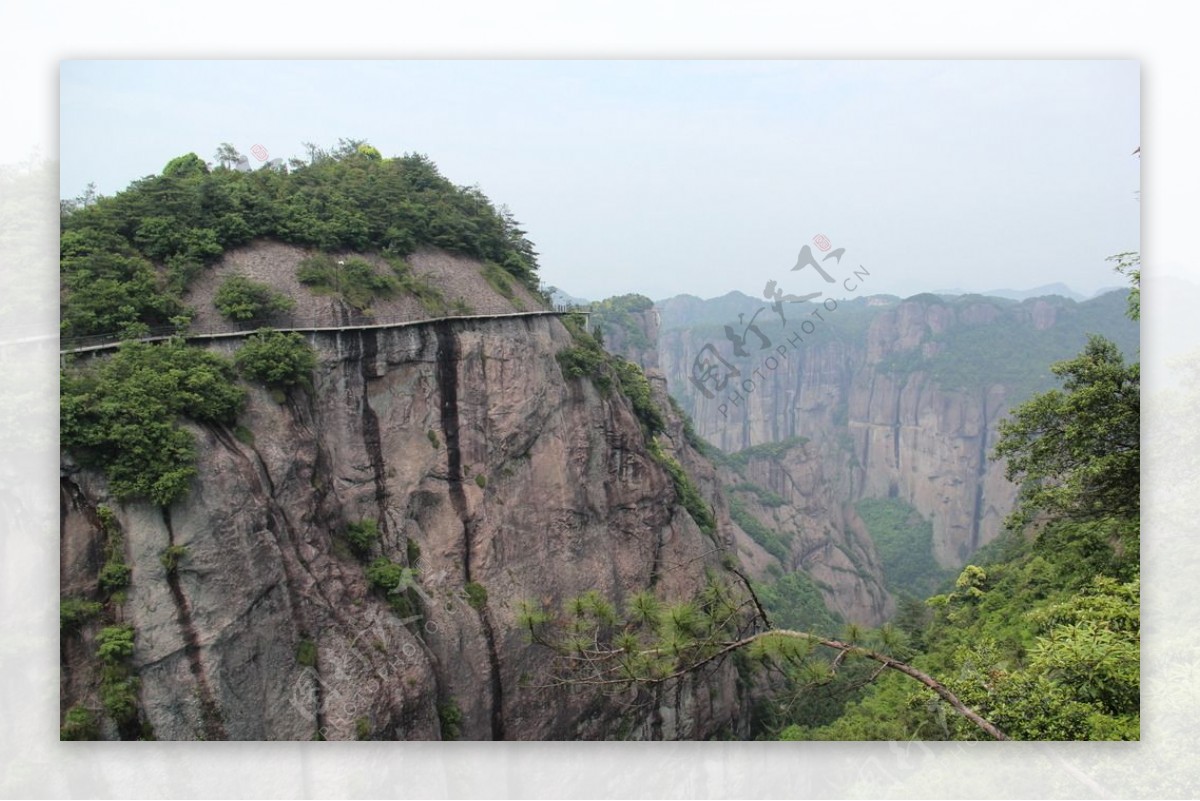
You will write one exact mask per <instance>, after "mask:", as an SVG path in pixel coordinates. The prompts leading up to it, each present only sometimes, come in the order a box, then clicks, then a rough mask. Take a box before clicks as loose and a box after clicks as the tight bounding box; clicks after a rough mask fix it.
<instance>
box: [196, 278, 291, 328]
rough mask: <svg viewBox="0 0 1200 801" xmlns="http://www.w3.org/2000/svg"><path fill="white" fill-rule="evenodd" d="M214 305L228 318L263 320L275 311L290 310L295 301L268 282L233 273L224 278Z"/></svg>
mask: <svg viewBox="0 0 1200 801" xmlns="http://www.w3.org/2000/svg"><path fill="white" fill-rule="evenodd" d="M213 305H214V306H216V307H217V311H219V312H221V314H223V315H224V316H225V317H226V318H227V319H229V320H234V321H238V322H241V321H244V320H262V319H265V318H267V317H270V316H271V315H272V314H275V313H276V312H286V311H291V310H292V309H293V308H295V306H296V302H295V301H294V300H292V299H291V298H289V297H286V296H284V295H281V294H279V293H278V292H275V291H273V290H272V289H271V287H269V286H267V285H266V284H260V283H258V282H257V281H251V280H250V279H249V278H246V277H245V276H242V275H231V276H229V277H228V278H226V279H225V280H224V281H222V282H221V286H220V288H218V289H217V294H216V297H214V298H213Z"/></svg>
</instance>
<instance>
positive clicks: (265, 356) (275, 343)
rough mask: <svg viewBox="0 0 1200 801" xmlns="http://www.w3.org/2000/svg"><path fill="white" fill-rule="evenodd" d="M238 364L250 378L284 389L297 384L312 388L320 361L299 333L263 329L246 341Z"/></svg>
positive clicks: (235, 361) (237, 356) (236, 358)
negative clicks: (313, 376) (315, 370)
mask: <svg viewBox="0 0 1200 801" xmlns="http://www.w3.org/2000/svg"><path fill="white" fill-rule="evenodd" d="M234 363H235V364H236V365H237V369H238V370H239V371H240V372H241V373H242V375H244V376H245V377H246V378H249V379H251V380H254V381H261V382H262V383H264V384H266V385H268V386H271V387H277V388H281V389H282V388H286V387H292V386H296V385H297V384H300V385H303V386H310V385H311V383H312V371H313V369H314V368H315V367H316V365H317V357H316V354H314V353H313V349H312V347H311V346H310V345H309V344H308V343H307V342H305V341H304V337H303V336H301V335H300V334H298V333H296V332H295V331H290V332H286V333H285V332H282V331H275V330H272V329H270V328H262V329H259V330H258V331H256V332H255V333H253V334H251V335H250V336H249V337H247V338H246V342H245V344H243V345H242V347H240V348H238V352H237V355H236V356H234Z"/></svg>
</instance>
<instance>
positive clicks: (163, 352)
mask: <svg viewBox="0 0 1200 801" xmlns="http://www.w3.org/2000/svg"><path fill="white" fill-rule="evenodd" d="M244 401H245V394H244V392H243V391H242V390H241V389H239V388H238V387H237V385H236V382H235V375H234V371H233V366H232V365H231V364H230V363H229V362H228V361H227V360H225V359H223V358H221V357H220V356H218V355H216V354H214V353H210V352H208V351H206V350H203V349H201V348H193V347H189V346H188V345H186V344H184V343H183V342H182V341H172V342H168V343H163V344H147V343H136V342H132V343H126V344H124V345H122V346H121V347H120V349H119V350H118V351H117V353H116V355H114V356H113V357H111V358H109V359H105V360H103V361H102V362H100V363H99V364H98V365H95V366H92V367H91V368H90V369H84V370H76V369H67V370H65V371H64V372H63V374H62V381H61V406H60V417H59V419H60V425H61V439H62V444H63V447H64V448H66V449H68V450H70V451H71V452H72V453H73V454H74V455H75V457H76V458H77V459H78V460H79V461H80V462H81V463H82V464H84V465H88V466H93V467H97V468H99V469H101V470H102V471H103V472H104V474H105V476H106V477H107V478H108V483H109V488H110V489H111V490H112V492H113V494H114V495H116V496H117V498H120V499H122V500H124V499H127V498H135V497H143V498H148V499H149V500H151V501H153V502H154V503H157V504H159V505H161V506H169V505H170V504H171V503H172V502H174V501H175V500H176V499H178V498H179V497H181V496H182V495H183V494H184V493H185V492H186V491H187V486H188V482H189V481H190V480H191V478H192V477H193V476H194V475H195V474H196V467H195V460H196V446H195V442H194V440H193V438H192V435H191V434H190V433H189V432H187V431H185V430H183V429H182V428H180V427H179V425H178V423H179V420H180V419H182V418H188V419H191V420H195V421H196V422H201V423H223V424H230V423H233V422H234V421H235V420H236V419H237V414H238V412H239V411H240V410H241V408H242V404H243V403H244Z"/></svg>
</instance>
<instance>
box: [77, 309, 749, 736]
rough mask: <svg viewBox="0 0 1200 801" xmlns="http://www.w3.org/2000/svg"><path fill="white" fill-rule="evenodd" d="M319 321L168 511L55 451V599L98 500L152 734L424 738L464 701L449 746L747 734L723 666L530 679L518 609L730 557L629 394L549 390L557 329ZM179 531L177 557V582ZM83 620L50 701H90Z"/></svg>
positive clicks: (533, 323) (686, 586)
mask: <svg viewBox="0 0 1200 801" xmlns="http://www.w3.org/2000/svg"><path fill="white" fill-rule="evenodd" d="M310 336H312V339H311V342H312V344H313V345H314V347H315V349H316V351H317V353H318V358H319V366H318V368H317V371H316V375H315V378H314V382H313V387H312V388H311V390H303V389H298V390H294V391H293V392H291V393H290V394H288V395H287V397H286V398H283V399H282V402H279V399H278V396H277V397H276V398H273V397H272V395H271V393H269V392H267V391H266V390H264V389H261V388H253V389H251V391H250V398H249V403H248V406H247V409H246V411H245V413H244V414H243V416H242V417H241V419H240V421H239V422H240V424H241V426H242V428H240V429H238V431H237V433H236V435H235V432H234V431H231V430H228V429H226V428H223V427H193V429H192V430H193V431H194V433H195V435H196V439H197V445H198V451H199V454H200V457H199V464H198V468H199V478H198V479H197V480H195V481H193V483H192V486H191V489H190V492H189V494H188V495H187V497H186V498H185V499H184V500H182V501H180V502H178V503H176V504H175V505H173V506H172V507H171V508H170V509H169V510H166V511H163V510H160V509H158V508H157V507H154V506H151V505H150V504H147V503H141V502H137V503H126V504H119V503H117V502H115V501H112V500H111V499H109V498H108V496H107V492H106V489H105V487H104V482H103V480H102V478H101V477H100V476H98V475H97V474H95V473H93V472H91V471H87V470H79V469H77V468H75V467H73V466H72V465H71V464H70V462H69V461H67V462H64V479H63V505H62V536H63V556H64V561H63V582H64V594H67V593H69V592H70V591H71V588H72V587H75V588H76V589H80V590H86V589H87V588H88V587H89V586H90V587H94V586H95V584H94V582H95V570H96V569H97V567H98V564H99V560H100V557H98V555H97V554H98V548H100V547H101V546H100V545H99V544H98V543H99V542H100V538H101V536H102V535H101V534H100V532H99V530H98V527H97V525H96V522H95V507H96V505H97V504H99V503H104V504H107V505H109V506H110V507H111V508H112V509H113V510H114V511H115V512H116V518H117V521H118V524H119V526H120V530H121V532H122V536H123V539H124V549H125V558H126V561H127V562H128V563H129V564H130V565H131V566H132V569H133V574H132V583H131V586H130V589H129V592H128V598H127V601H126V603H125V604H124V605H123V606H122V607H121V608H120V610H119V614H120V615H121V616H122V617H123V618H124V620H125V621H126V622H128V623H130V624H132V625H133V627H134V629H135V631H136V640H135V653H134V658H133V663H134V667H135V669H136V672H137V675H138V676H139V678H140V681H141V685H140V690H139V704H140V707H141V711H142V715H143V717H144V719H145V720H147V721H149V723H150V724H151V725H152V727H153V731H154V734H155V736H156V737H158V738H159V739H196V738H230V739H310V738H313V737H314V736H318V733H319V734H320V735H321V736H324V737H326V738H328V739H353V738H355V737H360V738H361V737H372V738H386V739H391V738H397V739H438V738H439V737H440V736H441V735H442V724H443V723H444V722H446V720H447V718H448V717H449V715H448V713H447V710H448V709H451V708H453V707H457V708H458V709H459V710H460V711H461V722H460V723H459V724H458V727H459V728H460V729H461V737H463V738H464V739H501V738H504V739H576V738H604V737H615V736H618V735H620V736H629V737H647V738H650V737H661V738H705V737H710V736H714V735H716V734H717V733H719V732H720V731H722V730H725V731H732V732H740V733H742V734H744V733H745V732H746V730H747V728H746V727H747V726H748V715H747V712H746V708H745V702H744V700H743V699H742V698H741V697H740V694H739V690H738V685H737V682H736V675H735V672H734V669H733V666H732V665H729V664H727V665H724V666H722V667H721V668H720V669H718V670H717V671H716V673H714V674H706V676H705V677H704V679H703V683H702V684H701V683H697V682H687V683H684V684H682V685H681V686H680V687H679V688H678V690H673V691H672V692H670V693H660V694H658V695H657V696H654V697H653V698H652V699H651V703H649V704H644V705H641V706H635V707H632V708H630V707H627V706H625V705H622V704H620V703H617V702H614V701H613V700H612V699H610V698H608V697H607V696H605V695H604V694H602V693H599V692H596V691H593V690H589V689H586V688H585V689H582V690H574V691H572V690H569V689H565V688H549V689H545V688H539V687H537V686H536V685H538V684H542V683H545V682H547V681H548V680H549V679H550V675H549V673H548V670H549V664H550V654H549V652H548V651H546V650H544V649H540V648H536V647H531V646H530V645H529V644H528V643H527V642H526V639H525V636H524V633H523V632H522V631H521V630H520V629H519V627H518V625H517V615H518V608H519V605H520V603H521V602H522V601H524V600H527V599H529V600H534V601H538V602H542V603H544V604H547V605H551V606H554V605H560V604H561V603H562V602H563V600H564V599H566V598H569V597H572V596H576V595H579V594H580V593H582V592H584V591H586V590H591V589H594V590H597V591H599V592H600V593H601V594H602V595H604V596H607V597H609V598H611V599H613V600H614V601H615V602H616V603H617V604H619V605H623V603H624V601H625V599H626V598H627V597H628V596H629V595H630V594H631V593H633V592H636V591H639V590H642V589H646V588H653V589H654V590H655V591H656V592H657V593H658V594H659V595H660V596H661V597H664V598H670V599H676V600H678V599H683V598H687V597H691V595H692V594H693V593H694V592H695V591H696V590H697V589H698V588H699V587H700V586H702V584H703V581H704V574H705V570H706V569H717V570H719V569H720V552H719V549H717V548H715V547H714V542H715V540H714V539H713V538H712V537H709V536H708V535H705V534H703V533H702V532H701V531H700V530H699V529H698V527H697V526H696V524H695V523H694V522H693V520H692V519H691V518H690V517H689V516H688V514H687V513H686V512H685V511H683V509H682V508H681V507H679V506H678V504H677V503H676V499H675V491H674V487H673V485H672V482H671V479H670V477H669V475H667V474H666V473H665V472H664V470H663V469H662V467H661V466H659V465H658V464H657V463H656V462H655V461H653V459H651V458H650V456H649V455H648V454H647V452H646V446H645V441H644V438H643V434H642V432H641V429H640V427H639V425H638V423H637V420H636V419H635V418H634V416H633V413H632V411H631V408H630V406H629V404H628V401H626V400H625V399H624V398H623V397H622V396H620V395H619V393H612V394H611V395H610V396H608V397H605V396H602V395H601V394H600V393H599V392H598V391H597V390H596V388H595V387H594V386H593V385H592V384H591V382H590V381H588V380H586V379H577V380H569V381H567V380H564V379H563V377H562V374H561V372H560V369H559V367H558V364H557V362H556V361H555V353H556V352H557V351H559V350H560V349H562V348H565V347H567V346H569V345H570V344H571V342H570V335H569V334H568V333H567V331H566V330H565V329H564V328H563V327H562V325H561V324H560V323H559V322H558V321H557V320H556V319H554V318H546V317H543V318H533V319H514V320H504V321H489V322H479V321H468V320H457V321H443V322H440V323H431V324H428V325H420V326H414V327H409V328H403V329H392V330H377V331H371V330H367V331H361V330H360V331H344V332H341V333H330V334H319V335H310ZM213 347H224V348H230V349H232V348H233V347H235V345H233V344H229V343H226V344H217V345H213ZM676 447H677V449H678V450H679V452H681V453H683V454H684V455H685V459H686V460H692V459H693V458H698V457H694V454H693V453H692V452H691V451H690V449H688V448H687V446H686V444H681V443H676ZM710 470H711V466H710ZM366 519H371V520H376V521H378V529H379V535H380V536H379V540H378V543H377V545H376V546H375V547H374V550H373V552H372V554H371V558H380V557H383V558H387V559H389V560H391V561H392V562H395V563H398V564H400V565H404V566H408V567H412V568H415V570H416V573H415V579H414V582H413V583H412V585H411V589H410V590H409V592H408V594H407V595H408V599H409V603H408V606H407V608H404V609H402V610H401V611H396V610H395V609H393V608H391V607H390V606H389V604H388V602H387V599H386V598H385V597H384V596H383V595H382V594H381V592H380V591H379V590H378V589H373V588H372V587H371V586H370V584H369V582H368V580H367V577H366V570H365V565H364V563H363V561H362V560H360V559H357V558H356V557H355V556H354V555H353V554H351V553H350V552H349V550H348V546H347V543H346V540H345V538H344V537H345V530H346V526H347V525H348V524H350V523H354V522H357V521H362V520H366ZM169 546H182V547H183V548H184V549H186V550H185V552H184V555H183V556H182V557H181V558H180V559H179V561H178V568H177V569H176V570H174V571H168V570H167V568H166V567H165V566H164V564H163V562H162V560H161V559H160V557H161V555H162V554H163V552H164V550H165V549H166V548H167V547H169ZM418 554H419V555H418ZM469 586H470V587H472V593H473V594H472V593H469V592H468V587H469ZM480 590H482V591H483V592H485V593H486V601H484V602H482V603H481V602H480V598H481V593H480ZM94 629H95V627H94V626H93V627H92V628H91V629H85V631H84V632H83V634H82V635H81V637H80V638H79V639H72V643H74V644H73V645H70V646H67V647H65V648H64V679H63V687H64V708H65V707H66V706H69V705H70V704H71V703H75V702H80V703H84V704H85V705H87V704H92V705H97V704H96V698H95V694H96V685H97V680H96V675H95V666H94V665H92V666H91V667H89V664H90V663H89V662H88V660H87V658H86V657H87V654H88V653H94V646H93V642H94V640H93V638H94V635H95V630H94ZM439 709H440V710H441V714H440V715H439ZM105 734H106V736H114V733H113V732H111V731H109V732H106V733H105Z"/></svg>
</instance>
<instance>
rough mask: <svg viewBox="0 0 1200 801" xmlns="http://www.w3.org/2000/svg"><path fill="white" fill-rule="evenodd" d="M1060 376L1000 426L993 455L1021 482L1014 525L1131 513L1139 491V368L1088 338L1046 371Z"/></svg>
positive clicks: (1136, 506)
mask: <svg viewBox="0 0 1200 801" xmlns="http://www.w3.org/2000/svg"><path fill="white" fill-rule="evenodd" d="M1051 369H1052V370H1053V372H1054V374H1055V375H1057V376H1060V377H1061V378H1062V379H1063V389H1062V390H1052V391H1050V392H1047V393H1045V394H1043V395H1039V396H1037V397H1035V398H1033V399H1032V400H1030V401H1027V402H1026V403H1024V404H1022V405H1021V406H1019V407H1017V408H1016V409H1015V410H1014V411H1013V413H1012V415H1011V416H1010V417H1009V419H1007V420H1004V421H1002V422H1001V424H1000V429H999V430H1000V439H999V441H998V442H997V444H996V448H995V452H994V454H993V456H992V458H993V459H1001V458H1003V459H1007V460H1008V461H1007V466H1006V475H1007V476H1008V478H1009V480H1010V481H1019V482H1021V484H1020V485H1021V490H1020V495H1019V499H1018V505H1017V508H1016V511H1015V512H1014V516H1013V518H1012V520H1013V522H1014V523H1018V524H1019V523H1021V522H1025V521H1028V520H1030V519H1031V518H1032V517H1033V516H1034V515H1035V514H1036V513H1039V512H1041V513H1045V514H1048V515H1053V516H1061V517H1065V518H1068V519H1073V520H1098V519H1102V518H1106V517H1121V518H1129V517H1136V516H1137V513H1138V509H1139V493H1140V487H1141V483H1140V475H1141V473H1140V453H1141V448H1140V423H1141V416H1140V407H1139V404H1140V366H1139V365H1138V364H1137V363H1134V364H1130V365H1126V364H1125V362H1124V360H1123V359H1122V357H1121V353H1120V351H1118V350H1117V347H1116V345H1114V344H1113V343H1111V342H1109V341H1108V340H1106V339H1104V338H1103V337H1100V336H1092V337H1091V338H1090V339H1089V340H1088V344H1087V347H1086V348H1084V350H1083V352H1082V353H1081V354H1080V355H1079V356H1077V357H1075V358H1074V359H1070V360H1068V361H1065V362H1059V363H1057V364H1055V365H1054V366H1053V367H1052V368H1051Z"/></svg>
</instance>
